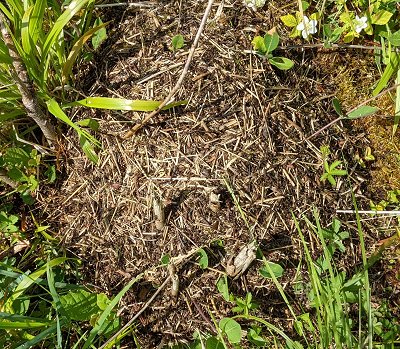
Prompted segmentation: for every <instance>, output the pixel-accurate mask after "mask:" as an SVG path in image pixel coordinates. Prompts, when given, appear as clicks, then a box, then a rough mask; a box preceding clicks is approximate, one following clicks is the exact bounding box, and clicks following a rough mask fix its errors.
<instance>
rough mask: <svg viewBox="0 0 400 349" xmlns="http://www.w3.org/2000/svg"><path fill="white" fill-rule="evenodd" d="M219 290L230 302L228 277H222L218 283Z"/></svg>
mask: <svg viewBox="0 0 400 349" xmlns="http://www.w3.org/2000/svg"><path fill="white" fill-rule="evenodd" d="M217 289H218V291H219V293H221V295H222V297H223V298H224V299H225V300H226V301H227V302H229V288H228V277H227V276H226V275H221V276H220V277H219V279H218V281H217Z"/></svg>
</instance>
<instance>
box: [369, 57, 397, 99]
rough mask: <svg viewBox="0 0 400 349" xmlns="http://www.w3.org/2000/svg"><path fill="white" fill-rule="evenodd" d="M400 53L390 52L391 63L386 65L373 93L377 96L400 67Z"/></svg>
mask: <svg viewBox="0 0 400 349" xmlns="http://www.w3.org/2000/svg"><path fill="white" fill-rule="evenodd" d="M399 62H400V54H398V53H394V52H392V53H391V54H390V60H389V64H388V65H387V66H386V68H385V70H384V72H383V74H382V76H381V78H380V79H379V81H378V84H377V85H376V87H375V89H374V90H373V91H372V95H373V96H376V95H377V94H379V93H380V92H381V91H382V90H383V89H384V88H385V87H386V85H387V83H388V82H389V80H390V78H391V77H392V76H393V74H394V73H395V72H397V69H398V68H399Z"/></svg>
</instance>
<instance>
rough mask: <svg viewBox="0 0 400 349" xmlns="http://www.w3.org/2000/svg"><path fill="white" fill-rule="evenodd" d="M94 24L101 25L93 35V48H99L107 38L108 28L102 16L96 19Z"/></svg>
mask: <svg viewBox="0 0 400 349" xmlns="http://www.w3.org/2000/svg"><path fill="white" fill-rule="evenodd" d="M94 26H95V27H99V29H98V30H97V31H96V32H95V33H94V34H93V36H92V45H93V48H94V49H95V50H97V49H98V48H99V47H100V45H101V43H102V42H103V41H105V40H106V39H107V30H106V28H104V25H103V21H102V20H101V18H96V20H95V21H94Z"/></svg>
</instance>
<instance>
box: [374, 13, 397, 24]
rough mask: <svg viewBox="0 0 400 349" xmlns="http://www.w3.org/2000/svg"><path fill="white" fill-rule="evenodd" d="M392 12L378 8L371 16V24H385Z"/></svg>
mask: <svg viewBox="0 0 400 349" xmlns="http://www.w3.org/2000/svg"><path fill="white" fill-rule="evenodd" d="M392 16H393V13H391V12H389V11H386V10H379V11H378V12H376V13H374V14H373V15H372V16H371V20H372V24H376V25H385V24H387V23H388V22H389V20H390V18H391V17H392Z"/></svg>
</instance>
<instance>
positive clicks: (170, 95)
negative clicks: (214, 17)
mask: <svg viewBox="0 0 400 349" xmlns="http://www.w3.org/2000/svg"><path fill="white" fill-rule="evenodd" d="M213 2H214V0H208V5H207V8H206V10H205V12H204V15H203V19H202V20H201V23H200V26H199V29H198V30H197V34H196V37H195V39H194V41H193V44H192V47H191V48H190V51H189V55H188V58H187V60H186V64H185V66H184V67H183V70H182V73H181V76H180V77H179V79H178V81H177V82H176V84H175V86H174V88H173V89H172V90H171V91H170V93H169V94H168V96H167V97H166V98H165V99H164V100H163V101H162V102H161V104H160V105H159V106H158V108H157V109H156V110H154V111H153V112H151V113H150V114H148V115H147V116H146V117H145V118H144V119H143V121H142V122H140V123H139V124H136V125H135V126H134V127H132V128H131V129H130V130H129V131H128V132H127V133H126V134H125V135H124V136H123V138H125V139H126V138H129V137H131V136H133V135H134V134H135V133H136V132H137V131H139V130H140V129H141V128H142V127H143V126H144V125H145V124H146V123H147V122H148V121H149V120H150V119H151V118H152V117H153V116H155V115H157V114H158V113H159V112H160V111H161V109H162V108H164V107H165V106H166V105H167V104H168V103H169V101H170V100H171V98H172V97H173V96H174V95H175V93H176V92H177V91H178V90H179V88H180V87H181V85H182V82H183V80H184V79H185V76H186V74H187V73H188V70H189V66H190V63H191V61H192V59H193V55H194V51H195V50H196V47H197V44H198V42H199V40H200V37H201V33H202V32H203V30H204V27H205V25H206V22H207V18H208V15H209V14H210V11H211V7H212V4H213Z"/></svg>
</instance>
